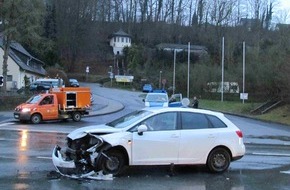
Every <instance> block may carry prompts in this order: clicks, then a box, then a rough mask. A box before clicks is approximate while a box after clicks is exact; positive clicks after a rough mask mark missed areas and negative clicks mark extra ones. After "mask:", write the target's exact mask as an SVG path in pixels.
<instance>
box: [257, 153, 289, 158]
mask: <svg viewBox="0 0 290 190" xmlns="http://www.w3.org/2000/svg"><path fill="white" fill-rule="evenodd" d="M252 154H253V155H260V156H287V157H290V154H282V153H270V152H253V153H252Z"/></svg>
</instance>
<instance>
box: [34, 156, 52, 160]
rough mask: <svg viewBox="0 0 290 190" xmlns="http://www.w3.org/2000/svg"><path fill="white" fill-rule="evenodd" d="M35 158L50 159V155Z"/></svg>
mask: <svg viewBox="0 0 290 190" xmlns="http://www.w3.org/2000/svg"><path fill="white" fill-rule="evenodd" d="M36 158H39V159H46V160H51V157H46V156H37V157H36Z"/></svg>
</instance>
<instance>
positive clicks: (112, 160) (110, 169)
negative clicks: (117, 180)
mask: <svg viewBox="0 0 290 190" xmlns="http://www.w3.org/2000/svg"><path fill="white" fill-rule="evenodd" d="M105 154H106V155H107V157H106V156H102V158H101V160H100V169H101V170H103V173H104V174H113V175H114V176H117V175H119V174H121V173H122V171H123V169H124V166H125V156H124V155H123V153H122V152H121V151H118V150H110V151H108V152H106V153H105Z"/></svg>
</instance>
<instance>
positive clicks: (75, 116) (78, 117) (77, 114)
mask: <svg viewBox="0 0 290 190" xmlns="http://www.w3.org/2000/svg"><path fill="white" fill-rule="evenodd" d="M81 118H82V115H81V113H80V112H74V113H73V114H72V119H73V120H74V121H80V120H81Z"/></svg>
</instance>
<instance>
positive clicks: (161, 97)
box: [146, 93, 168, 102]
mask: <svg viewBox="0 0 290 190" xmlns="http://www.w3.org/2000/svg"><path fill="white" fill-rule="evenodd" d="M146 101H147V102H167V101H168V98H167V96H166V94H162V93H159V94H148V95H147V97H146Z"/></svg>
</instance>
